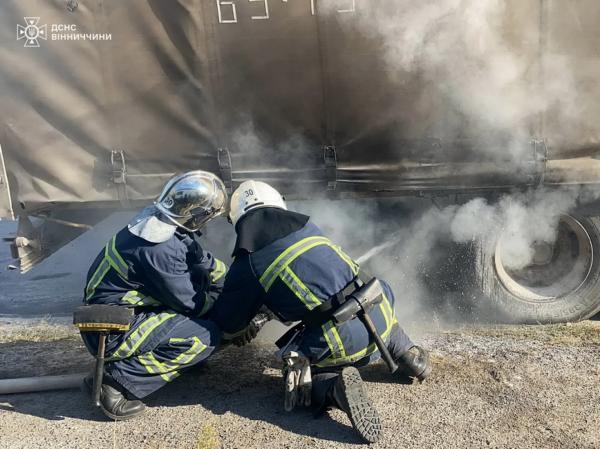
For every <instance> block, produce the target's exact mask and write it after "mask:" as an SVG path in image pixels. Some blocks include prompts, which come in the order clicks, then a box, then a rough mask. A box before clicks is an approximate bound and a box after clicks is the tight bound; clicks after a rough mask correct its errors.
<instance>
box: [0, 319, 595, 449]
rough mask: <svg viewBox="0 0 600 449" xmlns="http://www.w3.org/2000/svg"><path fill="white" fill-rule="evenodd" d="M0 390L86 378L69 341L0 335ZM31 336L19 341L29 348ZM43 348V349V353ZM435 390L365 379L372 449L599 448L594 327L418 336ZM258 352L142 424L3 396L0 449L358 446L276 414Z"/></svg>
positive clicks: (67, 395)
mask: <svg viewBox="0 0 600 449" xmlns="http://www.w3.org/2000/svg"><path fill="white" fill-rule="evenodd" d="M0 329H1V330H0V378H8V377H13V376H19V377H20V376H28V375H34V374H58V373H65V372H77V371H79V372H82V371H87V370H88V369H89V367H90V366H91V364H90V362H91V361H90V357H89V356H88V355H87V353H86V352H85V349H84V348H83V346H82V345H81V343H80V342H79V340H78V339H77V336H76V335H75V334H74V333H72V331H70V330H69V329H68V328H67V327H65V328H64V329H62V330H61V329H59V330H56V331H54V332H49V331H48V330H47V328H46V330H45V331H43V332H41V334H42V335H47V336H48V338H50V339H51V340H53V341H37V342H23V341H18V340H19V338H21V337H20V336H22V333H23V328H22V327H19V326H11V325H4V326H2V327H1V328H0ZM35 335H38V334H36V333H35V332H33V336H32V333H31V332H30V331H28V334H27V336H26V338H28V339H36V337H35ZM39 339H41V338H38V340H39ZM419 341H420V342H421V343H422V344H424V345H425V346H427V347H429V348H431V350H432V351H433V357H434V361H435V371H434V374H433V375H432V377H431V378H430V379H429V380H428V381H427V382H425V383H423V384H420V385H402V384H398V383H395V382H394V381H393V379H392V378H391V377H390V376H389V375H388V374H387V373H386V371H385V367H384V366H383V365H376V366H373V367H370V368H367V369H365V370H364V371H363V372H362V374H363V377H364V379H365V381H366V382H367V385H368V390H369V392H370V395H371V397H372V399H373V401H374V402H375V404H376V406H377V407H378V409H379V411H380V414H381V416H382V417H383V422H384V428H385V436H384V437H383V439H382V440H381V441H380V442H379V443H377V444H375V445H373V446H374V447H375V448H390V449H391V448H393V449H397V448H460V449H464V448H515V449H516V448H527V449H529V448H587V449H592V448H596V449H597V448H599V447H600V391H599V388H598V387H599V386H600V322H590V321H588V322H584V323H579V324H574V325H555V326H539V327H528V326H518V327H515V326H511V327H492V328H484V327H478V328H461V329H457V330H456V329H455V330H450V331H439V330H436V331H435V332H433V331H429V332H423V333H421V334H420V338H419ZM272 349H273V347H272V346H270V345H267V344H260V345H251V346H249V347H247V348H243V349H241V350H240V349H237V348H231V349H227V350H225V351H223V352H221V353H220V354H218V355H216V356H215V357H214V358H212V359H211V360H210V361H209V362H208V363H207V364H206V365H204V366H202V367H200V368H197V369H196V370H194V371H193V372H191V373H189V374H187V375H184V376H182V377H181V378H179V379H178V380H176V381H175V382H174V383H173V384H172V385H170V386H168V387H166V388H164V389H163V390H161V391H160V392H158V393H157V394H156V395H155V396H154V397H152V398H151V399H150V400H148V401H147V402H148V405H149V406H150V407H151V408H150V409H149V410H148V412H147V414H146V415H145V416H143V417H141V418H139V419H137V420H134V421H130V422H120V423H117V422H110V421H108V420H106V419H105V418H104V417H103V415H102V414H101V413H100V412H99V411H98V410H96V409H94V408H93V407H92V406H91V404H90V402H89V399H88V398H87V397H86V396H84V394H83V393H81V392H80V391H78V390H71V391H60V392H47V393H38V394H23V395H4V396H0V448H2V449H16V448H24V449H25V448H27V449H33V448H94V449H99V448H116V447H118V448H143V449H145V448H148V449H178V448H182V449H183V448H195V449H216V448H231V449H234V448H240V449H242V448H244V449H246V448H282V449H283V448H309V447H310V448H347V447H355V446H357V445H359V444H360V442H359V441H358V440H357V438H356V437H355V436H354V434H353V432H352V431H351V428H350V427H349V421H348V419H347V418H346V417H345V416H344V415H343V414H342V413H340V412H339V411H334V412H330V413H329V414H328V415H326V416H324V417H321V418H318V419H315V418H313V417H312V415H311V414H310V413H309V412H307V411H299V412H295V413H291V414H288V413H285V412H284V411H283V406H282V391H281V390H282V388H281V377H280V374H279V370H278V369H277V362H276V361H275V360H274V359H273V356H272V355H271V354H272Z"/></svg>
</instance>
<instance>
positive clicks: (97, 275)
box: [85, 259, 110, 300]
mask: <svg viewBox="0 0 600 449" xmlns="http://www.w3.org/2000/svg"><path fill="white" fill-rule="evenodd" d="M108 270H110V263H108V260H106V259H103V260H102V262H100V265H98V268H96V271H94V274H93V275H92V277H91V279H90V281H89V282H88V284H87V286H86V287H85V299H86V300H88V299H90V298H91V297H92V295H93V294H94V292H95V291H96V287H98V285H99V284H100V282H102V279H104V276H106V273H108Z"/></svg>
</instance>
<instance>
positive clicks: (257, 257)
mask: <svg viewBox="0 0 600 449" xmlns="http://www.w3.org/2000/svg"><path fill="white" fill-rule="evenodd" d="M229 218H230V221H231V222H232V223H233V224H234V226H235V230H236V233H237V241H236V245H235V249H234V253H233V256H234V257H235V260H234V262H233V263H232V265H231V267H230V270H229V272H228V274H227V277H226V280H225V286H224V288H223V292H222V293H221V295H220V296H219V300H218V301H217V303H216V305H215V308H214V309H213V310H212V312H211V317H212V319H213V320H214V321H215V322H216V323H217V324H218V325H219V326H220V327H221V329H222V330H223V332H224V338H226V339H232V338H234V337H237V338H240V335H242V336H243V335H248V337H249V338H247V340H250V339H251V338H252V337H254V335H255V334H256V331H257V329H256V328H255V326H254V322H253V321H252V319H253V317H254V316H255V315H256V314H257V312H258V311H259V309H260V308H261V307H264V306H266V307H267V308H268V309H270V311H271V312H273V313H274V314H275V315H276V316H277V318H278V319H279V320H281V321H282V322H297V321H300V322H301V323H300V324H299V325H297V326H296V327H294V328H293V329H292V330H291V331H290V332H288V334H287V335H286V336H284V338H283V339H281V340H280V341H279V342H278V346H280V351H279V355H280V356H281V358H282V361H283V362H284V366H285V368H284V377H285V382H286V409H287V410H291V409H292V408H293V407H294V405H296V404H303V405H308V404H309V403H311V402H312V405H313V406H314V407H316V408H317V409H318V410H319V411H321V412H322V411H324V410H325V409H326V408H328V407H337V408H340V409H342V410H344V411H345V412H346V413H347V414H348V416H349V418H350V420H351V422H352V424H353V426H354V428H355V430H356V431H357V432H358V433H359V435H360V436H361V437H362V438H363V439H364V440H366V441H368V442H374V441H376V440H377V439H378V438H379V435H380V432H381V425H380V421H379V417H378V415H377V411H376V410H375V409H374V407H373V406H372V404H371V402H370V401H369V399H368V397H367V395H366V392H365V389H364V387H363V385H362V380H361V377H360V374H359V372H358V370H357V369H356V367H361V366H366V365H368V364H369V363H371V362H373V361H375V360H377V359H378V358H379V357H380V353H379V351H378V350H377V346H376V345H375V344H374V342H373V339H372V338H370V334H369V333H368V332H367V329H366V327H365V325H364V324H363V323H362V322H361V321H360V320H359V319H357V318H354V319H351V320H349V321H347V322H345V323H343V324H340V325H338V324H335V323H334V322H333V321H332V320H331V319H328V317H329V318H331V315H328V313H330V312H328V310H334V309H335V308H336V307H337V306H338V305H339V304H343V302H344V298H345V297H348V295H349V294H351V293H352V292H353V291H355V290H356V289H357V288H358V285H359V284H361V283H362V282H361V281H365V282H366V281H368V280H369V279H368V278H369V277H368V276H366V275H365V274H364V273H362V272H361V270H360V268H359V266H358V265H357V264H356V263H355V262H354V261H353V260H352V259H351V258H350V257H349V256H348V255H347V254H346V253H344V251H343V250H342V249H341V248H340V247H339V246H337V245H335V243H333V242H332V241H330V240H329V239H328V238H326V237H325V236H324V235H323V234H322V232H321V231H320V229H319V228H318V227H317V226H316V225H314V224H313V223H311V222H310V221H309V217H307V216H305V215H301V214H298V213H295V212H291V211H288V210H287V208H286V204H285V201H284V199H283V197H282V196H281V195H280V194H279V193H278V192H277V191H276V190H275V189H273V188H272V187H271V186H269V185H268V184H265V183H263V182H258V181H246V182H244V183H242V184H241V185H240V187H239V188H238V189H237V190H236V191H235V192H234V193H233V195H232V197H231V205H230V213H229ZM379 282H380V285H381V291H382V292H383V294H382V295H380V296H382V297H383V300H381V298H380V301H381V302H380V303H379V305H378V306H376V307H375V308H373V309H372V310H371V311H370V312H369V316H370V318H371V319H372V322H373V323H374V324H375V327H376V330H377V333H378V334H379V335H380V337H382V339H383V341H384V342H385V343H384V344H385V345H386V347H387V349H388V350H389V353H390V354H391V356H392V357H393V358H394V359H395V360H396V361H397V363H398V365H399V366H400V367H401V369H400V370H399V371H397V373H398V374H395V375H396V376H398V377H399V380H402V381H406V380H409V379H411V378H417V379H418V380H421V381H422V380H424V379H425V378H426V377H427V376H428V375H429V373H430V369H431V368H430V364H429V357H428V353H427V351H425V350H424V349H422V348H420V347H418V346H416V345H415V344H414V343H413V342H412V341H411V340H410V338H409V337H408V336H407V335H406V334H405V333H404V331H403V330H402V328H401V327H400V326H399V325H398V321H397V319H396V314H395V311H394V295H393V293H392V291H391V290H390V287H389V286H388V285H387V284H386V283H385V282H383V281H379Z"/></svg>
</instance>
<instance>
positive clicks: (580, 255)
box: [475, 215, 600, 324]
mask: <svg viewBox="0 0 600 449" xmlns="http://www.w3.org/2000/svg"><path fill="white" fill-rule="evenodd" d="M532 249H533V250H534V257H533V261H532V262H531V264H530V265H528V266H526V267H525V268H522V269H518V270H511V269H509V268H507V267H506V265H505V264H504V263H503V261H502V241H497V242H482V243H479V244H478V248H477V251H476V258H477V260H476V270H475V272H476V274H475V277H476V279H475V281H476V284H475V285H478V286H481V288H482V290H483V294H484V297H485V298H486V299H488V300H489V305H491V306H492V307H491V308H492V310H493V311H494V312H495V313H496V315H495V320H499V321H503V322H511V323H524V324H527V323H529V324H535V323H539V324H542V323H560V322H569V321H579V320H583V319H586V318H589V317H591V316H593V315H595V314H596V313H598V312H599V311H600V218H597V217H596V218H576V217H574V216H570V215H564V216H562V217H561V219H560V222H559V227H558V235H557V239H556V242H554V244H547V243H538V244H534V247H533V248H532ZM498 313H499V314H500V316H498V315H497V314H498Z"/></svg>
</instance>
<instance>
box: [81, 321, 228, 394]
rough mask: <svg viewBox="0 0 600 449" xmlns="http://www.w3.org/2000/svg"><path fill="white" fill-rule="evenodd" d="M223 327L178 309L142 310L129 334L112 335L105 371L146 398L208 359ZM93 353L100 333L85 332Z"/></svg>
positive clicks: (107, 348) (133, 392) (129, 390)
mask: <svg viewBox="0 0 600 449" xmlns="http://www.w3.org/2000/svg"><path fill="white" fill-rule="evenodd" d="M220 334H221V333H220V330H219V328H218V327H217V325H216V324H214V323H213V322H211V321H207V320H202V319H198V318H189V317H186V316H184V315H180V314H177V313H176V312H173V311H169V310H165V311H161V312H142V313H138V314H137V315H136V316H135V317H134V319H133V322H132V325H131V328H130V330H129V331H128V332H127V333H125V334H120V335H119V334H117V335H110V336H109V338H108V341H107V347H106V354H107V358H106V365H105V368H104V371H105V374H107V375H109V376H110V377H111V378H112V379H113V380H114V381H116V382H117V383H118V384H120V385H121V386H123V387H124V388H125V389H126V390H127V391H128V392H130V393H131V394H133V395H134V396H135V397H137V398H139V399H142V398H144V397H146V396H148V395H149V394H151V393H154V392H155V391H156V390H158V389H159V388H161V387H163V386H164V385H166V384H167V383H169V382H171V381H172V380H173V379H175V378H176V377H178V376H179V375H180V374H181V373H182V372H183V371H185V370H187V369H189V368H191V367H192V366H194V365H196V364H198V363H200V362H202V361H203V360H206V359H207V358H208V357H209V356H210V355H211V354H212V353H213V352H214V351H215V348H216V347H217V346H218V345H219V341H220V338H221V337H220ZM82 337H83V340H84V342H85V344H86V346H87V348H88V350H89V351H90V352H91V353H92V354H96V351H97V347H98V335H97V334H82Z"/></svg>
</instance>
